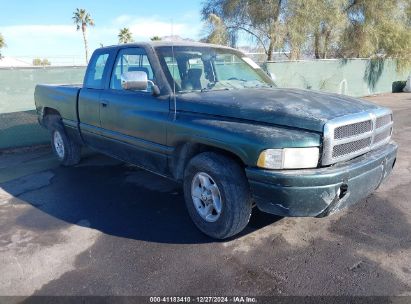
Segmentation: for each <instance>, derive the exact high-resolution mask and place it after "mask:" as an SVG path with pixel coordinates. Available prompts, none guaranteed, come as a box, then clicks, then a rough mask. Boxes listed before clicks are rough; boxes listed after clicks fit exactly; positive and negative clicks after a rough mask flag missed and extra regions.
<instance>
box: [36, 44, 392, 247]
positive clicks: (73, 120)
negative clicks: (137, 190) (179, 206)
mask: <svg viewBox="0 0 411 304" xmlns="http://www.w3.org/2000/svg"><path fill="white" fill-rule="evenodd" d="M35 104H36V109H37V113H38V119H39V122H40V124H41V125H42V126H44V127H46V128H47V129H48V130H50V134H51V146H52V149H53V150H54V153H55V155H56V156H57V158H58V159H59V160H60V162H61V164H62V165H63V166H72V165H76V164H77V163H78V162H79V161H80V152H81V147H82V146H88V147H91V148H92V149H94V150H96V151H100V152H102V153H105V154H107V155H109V156H112V157H115V158H117V159H120V160H123V161H125V162H128V163H131V164H134V165H136V166H139V167H141V168H143V169H146V170H149V171H152V172H154V173H156V174H159V175H161V176H164V177H167V178H170V179H173V180H175V181H178V182H180V183H181V184H182V187H183V190H184V199H185V202H186V207H187V210H188V213H189V215H190V217H191V219H192V220H193V222H194V223H195V225H196V226H197V227H198V228H199V229H200V230H201V231H202V232H203V233H205V234H207V235H208V236H211V237H213V238H217V239H225V238H228V237H231V236H233V235H235V234H237V233H239V232H240V231H242V230H243V229H244V228H245V227H246V225H247V223H248V221H249V219H250V215H251V212H252V209H253V208H254V207H256V208H258V209H260V210H261V211H263V212H267V213H271V214H276V215H279V216H284V217H287V216H295V217H324V216H327V215H329V214H332V213H334V212H336V211H338V210H341V209H342V208H345V207H347V206H350V205H352V204H354V203H356V202H358V201H361V200H362V199H364V198H365V197H367V196H368V195H369V194H370V193H371V192H373V191H374V190H375V189H377V188H378V187H379V185H380V184H381V183H382V182H383V181H384V180H385V179H386V178H387V176H388V175H389V174H390V173H391V171H392V168H393V167H394V164H395V161H396V155H397V145H396V144H395V143H394V142H393V141H391V135H392V130H393V114H392V111H391V110H389V109H387V108H383V107H380V106H378V105H375V104H373V103H370V102H367V101H364V100H360V99H354V98H351V97H347V96H342V95H337V94H330V93H322V92H315V91H310V90H299V89H284V88H279V87H277V86H276V84H275V83H274V82H273V80H272V79H271V78H270V77H269V76H268V74H267V73H265V72H264V71H263V70H262V69H261V68H260V67H259V66H258V65H257V64H256V63H255V62H253V61H252V60H251V59H250V58H248V57H247V56H246V55H244V54H243V53H241V52H239V51H237V50H235V49H232V48H228V47H223V46H217V45H209V44H201V43H183V42H176V43H171V42H161V41H160V42H151V43H136V44H125V45H117V46H111V47H104V48H100V49H97V50H96V51H95V52H94V53H93V55H92V58H91V60H90V63H89V64H88V67H87V70H86V74H85V77H84V83H83V85H37V86H36V89H35ZM176 225H178V223H176Z"/></svg>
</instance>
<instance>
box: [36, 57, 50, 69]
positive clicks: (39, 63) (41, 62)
mask: <svg viewBox="0 0 411 304" xmlns="http://www.w3.org/2000/svg"><path fill="white" fill-rule="evenodd" d="M33 65H34V66H43V67H44V66H49V65H51V62H50V61H49V60H48V59H46V58H44V59H40V58H34V59H33Z"/></svg>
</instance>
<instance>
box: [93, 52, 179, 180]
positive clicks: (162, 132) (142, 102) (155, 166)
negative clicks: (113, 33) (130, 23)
mask: <svg viewBox="0 0 411 304" xmlns="http://www.w3.org/2000/svg"><path fill="white" fill-rule="evenodd" d="M131 71H142V72H145V73H146V74H147V76H148V79H150V80H151V81H153V82H154V83H155V82H156V75H155V73H154V69H153V68H152V66H151V64H150V61H149V58H148V56H147V53H146V51H145V49H144V48H140V47H130V48H122V49H120V50H119V51H118V54H117V56H116V61H115V63H114V67H113V71H112V73H111V77H110V83H109V85H108V88H107V89H106V90H104V91H103V92H102V93H101V96H100V120H101V132H102V135H103V136H104V137H105V138H107V139H109V140H110V144H109V145H108V146H107V147H109V149H111V151H108V152H109V153H110V154H113V155H115V156H117V157H119V158H121V159H123V160H125V161H128V162H130V163H134V164H136V165H138V166H141V167H144V168H146V169H149V170H153V171H155V172H157V173H160V174H166V171H167V155H168V154H169V153H171V151H172V149H170V148H169V147H167V145H166V140H167V133H166V131H167V128H166V126H167V124H168V122H169V98H168V96H164V97H161V96H153V94H152V92H151V87H150V86H149V87H148V89H147V90H146V91H131V90H124V89H123V88H122V86H121V75H122V74H123V73H125V72H131Z"/></svg>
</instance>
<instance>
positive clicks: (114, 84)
mask: <svg viewBox="0 0 411 304" xmlns="http://www.w3.org/2000/svg"><path fill="white" fill-rule="evenodd" d="M133 71H142V72H146V74H147V78H148V79H149V80H151V81H153V80H154V73H153V69H152V68H151V64H150V62H149V60H148V57H147V54H146V52H145V50H144V49H142V48H128V49H122V50H121V51H120V52H119V53H118V55H117V59H116V63H115V65H114V70H113V73H112V75H111V81H110V88H111V89H113V90H122V87H121V74H123V73H125V72H133ZM147 91H149V92H150V91H151V87H150V86H149V87H148V88H147Z"/></svg>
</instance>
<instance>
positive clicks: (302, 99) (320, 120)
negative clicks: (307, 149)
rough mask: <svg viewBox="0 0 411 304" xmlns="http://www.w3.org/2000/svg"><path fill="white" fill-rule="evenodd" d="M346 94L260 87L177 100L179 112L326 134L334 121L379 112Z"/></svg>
mask: <svg viewBox="0 0 411 304" xmlns="http://www.w3.org/2000/svg"><path fill="white" fill-rule="evenodd" d="M377 108H379V107H378V106H377V105H375V104H373V103H370V102H367V101H364V100H360V99H355V98H351V97H347V96H343V95H337V94H331V93H323V92H316V91H309V90H299V89H280V88H258V89H241V90H221V91H206V92H192V93H185V94H181V95H179V96H178V97H177V110H178V111H186V112H194V113H201V114H209V115H216V116H223V117H229V118H238V119H245V120H251V121H256V122H261V123H267V124H274V125H281V126H287V127H294V128H300V129H306V130H310V131H315V132H322V131H323V128H324V124H325V123H326V122H327V121H328V120H330V119H333V118H336V117H339V116H344V115H348V114H354V113H359V112H363V111H367V110H372V109H377Z"/></svg>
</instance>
